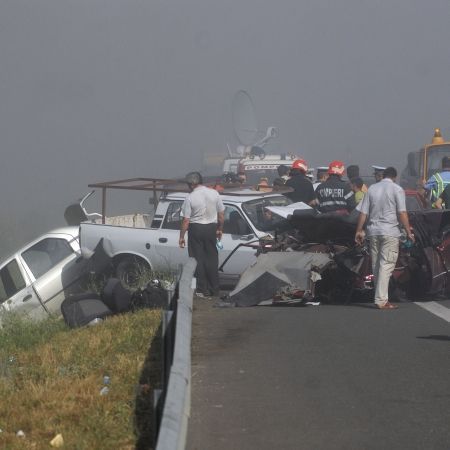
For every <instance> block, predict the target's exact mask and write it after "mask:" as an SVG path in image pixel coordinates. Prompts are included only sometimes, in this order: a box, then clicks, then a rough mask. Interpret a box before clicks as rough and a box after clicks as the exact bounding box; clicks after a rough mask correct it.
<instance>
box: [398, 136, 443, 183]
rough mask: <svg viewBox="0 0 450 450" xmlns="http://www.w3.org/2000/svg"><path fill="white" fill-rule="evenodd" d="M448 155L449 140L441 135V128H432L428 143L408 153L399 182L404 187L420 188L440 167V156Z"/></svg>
mask: <svg viewBox="0 0 450 450" xmlns="http://www.w3.org/2000/svg"><path fill="white" fill-rule="evenodd" d="M444 156H448V157H450V142H449V141H445V140H444V138H443V137H442V134H441V130H440V129H439V128H436V129H435V130H434V135H433V139H432V140H431V143H430V144H426V145H424V146H423V147H422V148H421V149H420V150H418V151H414V152H410V153H409V154H408V163H407V166H406V168H405V169H404V170H403V172H402V175H401V180H400V184H401V185H402V187H403V188H405V189H417V188H418V187H419V188H421V187H423V185H424V184H425V183H426V182H427V180H428V179H429V178H430V177H431V176H432V175H433V174H435V173H436V172H439V171H440V170H441V168H442V158H443V157H444Z"/></svg>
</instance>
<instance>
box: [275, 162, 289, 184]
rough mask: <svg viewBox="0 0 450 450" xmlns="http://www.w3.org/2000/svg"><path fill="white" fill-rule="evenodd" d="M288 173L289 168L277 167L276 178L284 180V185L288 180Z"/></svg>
mask: <svg viewBox="0 0 450 450" xmlns="http://www.w3.org/2000/svg"><path fill="white" fill-rule="evenodd" d="M289 171H290V168H289V167H288V166H284V165H281V166H278V167H277V172H278V176H279V177H280V178H281V179H282V180H284V182H285V183H286V181H287V180H289Z"/></svg>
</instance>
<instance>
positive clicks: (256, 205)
mask: <svg viewBox="0 0 450 450" xmlns="http://www.w3.org/2000/svg"><path fill="white" fill-rule="evenodd" d="M290 203H292V202H291V200H289V199H288V198H287V197H285V196H284V195H280V196H279V197H263V198H258V199H256V200H251V201H249V202H245V203H243V204H242V209H243V210H244V212H245V213H246V214H247V216H248V218H249V219H250V220H251V222H252V223H253V225H254V226H255V228H256V229H257V230H260V231H273V230H275V228H276V227H277V225H278V224H280V223H281V222H283V221H284V220H286V219H283V218H282V217H280V216H277V215H276V214H272V212H271V211H269V210H268V209H267V207H268V206H286V205H289V204H290Z"/></svg>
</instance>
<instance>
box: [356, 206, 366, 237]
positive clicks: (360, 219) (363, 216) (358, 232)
mask: <svg viewBox="0 0 450 450" xmlns="http://www.w3.org/2000/svg"><path fill="white" fill-rule="evenodd" d="M366 220H367V214H365V213H363V212H360V213H359V217H358V222H357V224H356V233H355V242H356V243H357V244H358V245H362V244H363V242H364V239H365V237H366V233H365V232H364V230H363V227H364V224H365V223H366Z"/></svg>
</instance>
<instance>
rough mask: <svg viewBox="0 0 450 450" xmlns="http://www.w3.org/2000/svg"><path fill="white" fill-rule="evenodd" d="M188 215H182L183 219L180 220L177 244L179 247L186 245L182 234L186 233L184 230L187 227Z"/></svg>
mask: <svg viewBox="0 0 450 450" xmlns="http://www.w3.org/2000/svg"><path fill="white" fill-rule="evenodd" d="M189 220H190V219H189V217H183V220H182V221H181V228H180V239H179V241H178V245H179V246H180V248H184V247H186V241H185V239H184V235H185V234H186V231H187V230H188V228H189Z"/></svg>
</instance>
